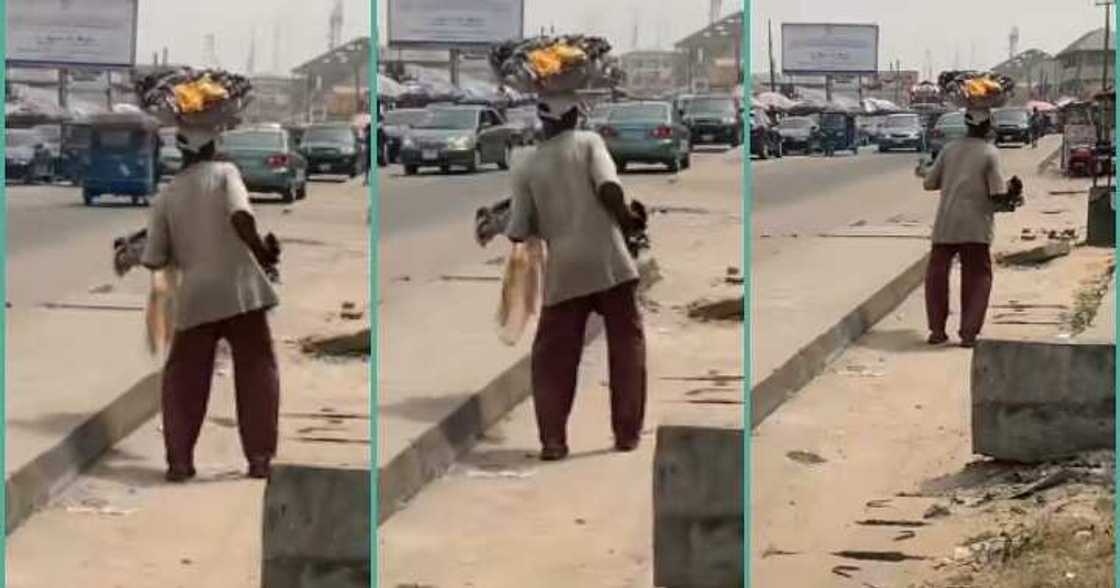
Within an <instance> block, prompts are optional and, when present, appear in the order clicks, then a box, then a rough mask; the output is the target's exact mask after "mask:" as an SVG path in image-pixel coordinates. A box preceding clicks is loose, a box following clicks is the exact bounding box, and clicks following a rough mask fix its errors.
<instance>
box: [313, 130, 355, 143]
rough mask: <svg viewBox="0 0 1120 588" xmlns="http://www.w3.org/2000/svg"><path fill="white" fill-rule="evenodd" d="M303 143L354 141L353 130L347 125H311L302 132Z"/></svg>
mask: <svg viewBox="0 0 1120 588" xmlns="http://www.w3.org/2000/svg"><path fill="white" fill-rule="evenodd" d="M303 142H304V143H343V144H347V145H349V144H350V143H353V142H354V132H353V131H351V130H350V129H349V128H347V127H311V128H310V129H307V132H305V133H304V134H303Z"/></svg>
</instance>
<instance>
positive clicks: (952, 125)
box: [929, 112, 968, 159]
mask: <svg viewBox="0 0 1120 588" xmlns="http://www.w3.org/2000/svg"><path fill="white" fill-rule="evenodd" d="M967 135H968V126H967V125H965V124H964V113H963V112H950V113H948V114H945V115H942V116H941V118H939V119H937V124H935V125H934V126H933V130H932V131H930V135H929V152H930V154H931V155H932V156H933V158H934V159H937V155H938V154H939V153H941V150H942V149H943V148H945V146H946V145H948V144H949V143H950V142H951V141H955V140H957V139H962V138H964V137H966V136H967Z"/></svg>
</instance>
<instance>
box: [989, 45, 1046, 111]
mask: <svg viewBox="0 0 1120 588" xmlns="http://www.w3.org/2000/svg"><path fill="white" fill-rule="evenodd" d="M992 71H994V72H996V73H1000V74H1003V75H1005V76H1007V77H1009V78H1011V79H1013V80H1015V96H1014V97H1013V98H1012V103H1013V104H1019V105H1021V104H1025V103H1026V102H1027V101H1028V100H1055V99H1057V94H1058V93H1059V91H1060V88H1059V84H1060V81H1061V67H1060V62H1059V61H1058V60H1056V59H1054V57H1053V56H1052V55H1050V54H1049V53H1046V52H1045V51H1040V50H1038V49H1028V50H1026V51H1023V52H1022V53H1020V54H1018V55H1016V56H1015V57H1012V58H1011V59H1008V60H1007V61H1004V62H1003V63H1000V64H999V65H997V66H995V67H993V68H992Z"/></svg>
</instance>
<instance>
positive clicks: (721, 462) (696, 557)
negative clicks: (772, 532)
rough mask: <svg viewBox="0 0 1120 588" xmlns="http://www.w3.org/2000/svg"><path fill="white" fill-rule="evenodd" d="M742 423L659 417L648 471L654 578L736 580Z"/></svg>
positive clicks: (706, 585)
mask: <svg viewBox="0 0 1120 588" xmlns="http://www.w3.org/2000/svg"><path fill="white" fill-rule="evenodd" d="M743 508H744V506H743V430H742V429H741V428H719V427H712V426H691V425H662V426H660V427H658V429H657V447H656V450H655V455H654V478H653V513H654V524H653V565H654V585H656V586H662V587H664V588H726V587H727V586H738V585H740V584H741V582H742V578H743V573H744V569H745V567H744V558H743V545H744V543H743V537H744V536H743V531H744V528H743Z"/></svg>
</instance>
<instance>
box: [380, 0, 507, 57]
mask: <svg viewBox="0 0 1120 588" xmlns="http://www.w3.org/2000/svg"><path fill="white" fill-rule="evenodd" d="M516 1H517V6H518V12H519V14H518V21H519V22H520V28H521V32H520V33H519V36H518V37H516V39H524V38H525V0H516ZM396 2H397V0H388V2H387V8H386V11H387V13H388V14H387V16H386V25H387V33H388V34H387V35H386V36H387V37H388V38H387V39H386V43H385V44H386V46H387V47H388V48H390V49H428V50H433V51H434V50H443V51H446V50H451V49H465V50H479V49H489V48H490V47H492V46H493V44H494V43H493V42H441V41H397V40H394V39H393V7H394V6H395V5H396ZM508 40H513V39H501V40H500V41H498V42H501V41H508Z"/></svg>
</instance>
